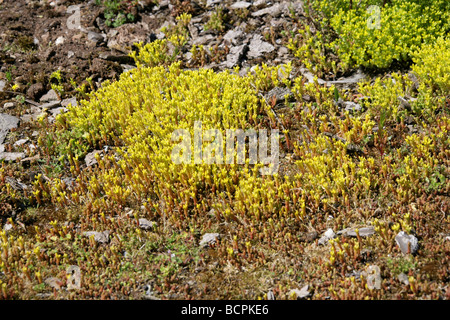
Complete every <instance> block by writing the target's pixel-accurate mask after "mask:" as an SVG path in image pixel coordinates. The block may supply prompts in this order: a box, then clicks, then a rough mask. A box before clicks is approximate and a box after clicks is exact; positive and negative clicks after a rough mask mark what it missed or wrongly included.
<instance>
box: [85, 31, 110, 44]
mask: <svg viewBox="0 0 450 320" xmlns="http://www.w3.org/2000/svg"><path fill="white" fill-rule="evenodd" d="M87 38H88V40H89V41H92V42H95V43H100V42H102V41H104V40H105V38H106V37H105V36H104V35H102V34H101V33H98V32H94V31H89V32H88V35H87Z"/></svg>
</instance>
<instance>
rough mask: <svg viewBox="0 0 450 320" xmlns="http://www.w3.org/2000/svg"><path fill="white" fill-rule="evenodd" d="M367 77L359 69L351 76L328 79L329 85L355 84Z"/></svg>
mask: <svg viewBox="0 0 450 320" xmlns="http://www.w3.org/2000/svg"><path fill="white" fill-rule="evenodd" d="M365 77H366V75H365V74H364V73H363V72H362V71H361V70H359V69H358V71H357V72H356V73H355V74H353V75H351V76H350V77H347V78H341V79H339V80H335V81H327V86H329V87H330V86H331V85H333V84H355V83H358V82H359V81H361V80H363V79H364V78H365Z"/></svg>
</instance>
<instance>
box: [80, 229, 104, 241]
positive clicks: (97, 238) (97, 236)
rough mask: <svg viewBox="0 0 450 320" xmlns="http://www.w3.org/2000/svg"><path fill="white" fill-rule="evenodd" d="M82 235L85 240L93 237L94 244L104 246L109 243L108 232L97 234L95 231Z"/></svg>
mask: <svg viewBox="0 0 450 320" xmlns="http://www.w3.org/2000/svg"><path fill="white" fill-rule="evenodd" d="M83 235H84V236H85V237H87V238H89V237H91V236H94V240H95V242H98V243H101V244H105V243H108V242H109V231H103V232H97V231H85V232H83Z"/></svg>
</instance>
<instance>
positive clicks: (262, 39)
mask: <svg viewBox="0 0 450 320" xmlns="http://www.w3.org/2000/svg"><path fill="white" fill-rule="evenodd" d="M219 8H222V9H220V10H219ZM129 10H130V12H131V13H132V14H133V17H134V18H133V21H130V22H129V23H125V24H122V25H120V26H117V27H114V26H112V25H109V26H108V24H109V22H108V17H107V15H106V14H105V7H104V6H102V5H100V4H99V3H98V2H96V1H94V0H91V1H78V0H55V1H42V0H41V1H38V0H14V1H13V0H0V161H2V163H3V168H5V169H4V170H6V172H5V175H4V176H5V178H4V179H3V181H0V183H1V184H3V185H2V186H6V184H9V185H10V186H11V188H13V189H14V190H16V192H19V193H24V199H26V198H27V197H31V190H32V184H33V181H35V178H36V177H37V176H38V175H39V174H43V175H44V177H45V178H46V179H52V178H53V177H52V176H51V175H54V176H58V177H60V178H64V176H65V174H64V170H63V169H60V171H54V168H53V169H52V170H50V167H51V163H50V159H49V158H47V156H48V155H47V154H46V153H45V150H44V147H43V146H42V145H39V141H38V139H39V138H42V132H43V131H45V130H47V129H46V128H45V127H43V126H42V123H41V124H40V123H39V118H40V117H41V116H42V115H43V114H46V115H47V116H48V117H47V119H48V120H49V121H48V124H47V125H48V126H50V125H51V124H52V123H54V121H55V116H56V115H57V114H59V113H61V112H64V111H65V110H66V108H67V107H68V106H69V105H72V106H75V105H77V103H78V102H79V101H80V99H82V98H83V97H84V94H85V93H87V92H89V91H92V90H96V89H98V88H100V87H101V83H102V82H103V81H105V80H117V79H118V78H119V77H120V75H121V74H122V73H123V72H124V71H127V70H130V69H133V68H135V65H134V61H133V59H131V58H130V57H129V53H130V52H132V51H133V50H136V47H135V46H134V45H133V44H134V43H136V42H144V43H150V42H152V41H154V40H156V39H163V38H164V37H165V36H166V33H167V32H169V31H167V30H171V29H170V28H171V26H174V25H176V23H177V20H176V17H177V16H179V15H180V14H181V13H189V14H191V15H192V19H191V20H190V22H189V24H188V25H187V30H188V32H189V38H188V42H187V44H186V46H185V47H186V48H189V49H190V48H192V46H194V45H195V46H202V45H203V46H204V48H205V51H204V55H202V56H201V58H198V57H193V55H192V53H191V52H190V51H189V50H188V49H184V51H183V52H180V53H179V54H178V56H177V60H178V61H181V62H182V65H183V67H184V68H190V69H194V68H199V67H203V68H212V69H213V70H215V71H220V70H224V69H232V68H234V67H237V66H239V67H240V73H241V74H242V75H244V74H245V73H247V72H249V71H250V70H251V68H252V67H253V66H255V65H258V64H261V63H265V64H267V65H279V64H284V63H289V62H295V59H296V58H295V57H294V55H293V53H292V52H291V51H290V50H288V48H287V43H288V41H289V38H290V37H292V35H293V34H294V33H295V32H296V30H297V28H298V21H300V20H302V19H303V20H308V18H307V17H306V16H305V12H304V5H303V1H262V0H258V1H238V2H236V1H219V0H207V1H182V0H174V1H172V0H171V1H169V0H160V1H159V2H158V1H151V0H143V1H138V2H136V3H135V4H134V5H133V6H131V7H130V9H129ZM213 14H218V15H222V18H221V19H220V21H219V22H218V24H215V25H214V24H212V23H211V26H210V27H206V28H205V25H206V26H207V25H208V23H209V22H210V21H211V20H212V19H211V16H212V15H213ZM165 32H166V33H165ZM58 70H59V73H58ZM297 75H303V76H304V77H305V79H307V80H308V81H310V82H312V81H313V77H314V75H313V74H312V73H311V72H310V71H308V70H307V69H306V68H304V66H302V65H301V64H299V63H298V62H296V64H294V68H293V72H292V74H291V77H292V78H293V77H295V76H297ZM370 76H372V75H369V72H368V71H367V70H351V72H350V73H348V74H331V73H330V74H326V75H324V76H323V77H322V78H323V79H319V80H318V83H319V84H324V85H336V86H337V87H340V88H343V89H345V88H348V89H352V88H354V85H355V84H356V83H357V82H358V81H359V80H361V79H363V78H367V77H370ZM287 93H289V92H287V91H286V90H285V89H283V88H276V89H274V91H271V92H269V93H268V95H267V98H272V97H273V96H275V97H276V101H277V104H280V105H281V104H282V103H283V102H284V96H285V95H286V94H287ZM304 99H305V100H306V101H308V99H310V97H309V96H305V97H304ZM342 107H343V108H344V109H345V110H348V111H353V110H359V109H358V108H360V106H359V105H358V104H356V103H355V102H351V101H347V102H342ZM410 130H411V132H414V130H416V129H415V128H413V127H411V128H410ZM89 159H91V160H92V156H90V157H86V159H85V162H84V163H83V166H84V167H89V166H91V165H92V164H93V163H95V161H94V160H92V161H90V160H89ZM16 170H20V172H18V171H16ZM285 170H288V169H286V168H285ZM67 181H68V182H70V181H69V180H67ZM2 190H6V187H5V188H4V189H2ZM443 197H444V198H445V197H446V199H447V200H442V203H443V204H445V203H447V207H445V206H444V207H443V206H442V205H441V206H440V209H439V210H441V211H442V208H444V210H446V209H447V210H448V194H447V195H446V196H445V195H444V196H443ZM30 208H31V209H30ZM58 214H59V213H58V212H55V211H54V209H53V208H52V207H51V206H50V205H49V206H48V207H47V208H46V207H44V208H41V207H39V206H36V205H30V202H27V201H26V200H24V201H22V202H13V201H4V202H3V203H0V222H1V226H2V228H3V229H4V230H9V229H10V228H13V226H14V228H17V229H20V230H23V231H22V232H24V234H27V235H29V236H34V231H33V230H34V227H35V225H40V226H44V225H48V224H49V222H50V221H52V220H53V218H54V217H55V216H58ZM446 215H447V218H445V217H446ZM374 216H376V214H374ZM442 216H443V219H444V220H443V224H445V223H446V222H445V221H447V226H448V212H447V213H444V212H442ZM11 219H12V220H11ZM445 219H447V220H445ZM139 225H140V226H141V228H142V229H144V230H145V229H146V228H147V229H151V228H152V222H151V221H148V220H146V219H144V220H142V221H140V224H139ZM323 226H327V227H326V228H325V227H324V228H322V229H321V230H318V231H316V230H313V229H312V230H310V232H305V233H303V234H302V235H301V241H302V243H304V246H305V248H302V249H301V251H302V252H304V253H305V254H310V257H312V258H310V259H309V263H317V262H318V261H320V260H319V259H317V258H316V256H317V255H319V256H320V255H322V254H328V249H327V250H325V249H322V246H323V245H325V244H326V243H327V240H329V239H332V238H334V237H336V236H338V235H339V236H341V235H343V236H347V237H349V238H356V237H358V238H359V237H364V238H365V237H370V236H372V235H373V234H374V233H375V231H374V228H373V227H371V226H363V227H364V228H363V229H360V230H359V232H355V230H354V228H353V229H351V228H349V229H344V230H337V229H336V228H334V231H333V230H332V229H333V228H328V227H330V226H332V222H326V223H324V224H323ZM445 229H446V227H445V226H444V227H442V229H439V238H440V239H446V240H445V241H444V242H445V243H444V244H442V243H441V244H440V247H439V248H440V249H439V250H440V251H439V254H437V255H436V257H437V260H435V261H431V260H429V259H428V258H427V259H425V258H424V260H423V261H421V262H420V263H418V262H417V261H416V262H414V261H410V260H408V259H406V258H398V259H397V258H395V259H394V258H392V257H389V255H388V256H384V257H383V259H384V260H383V261H384V262H386V261H391V260H393V261H394V262H392V263H393V264H396V263H399V264H401V266H400V267H399V268H400V269H399V270H400V271H399V272H398V273H397V275H398V277H397V278H395V279H390V280H389V281H390V282H388V283H387V282H383V285H381V274H385V273H386V272H385V271H384V269H382V270H381V271H380V268H379V267H378V266H376V262H377V261H375V260H374V259H375V258H374V257H373V256H376V253H375V251H376V250H373V251H374V252H373V251H372V250H367V251H366V252H365V261H366V262H371V264H372V265H371V266H370V268H368V269H364V270H363V269H361V270H360V271H354V270H349V271H348V272H347V273H348V274H347V276H348V277H347V278H349V277H350V276H352V275H353V276H354V277H356V278H357V279H359V277H360V275H361V274H364V275H365V276H366V279H367V278H369V279H370V280H369V283H368V285H369V287H371V289H373V288H375V289H377V288H378V289H380V288H381V286H382V287H383V290H385V291H384V292H385V294H384V295H381V294H377V293H375V294H372V296H371V297H372V298H381V297H383V298H390V299H391V298H402V299H403V298H404V299H408V298H414V294H415V291H414V288H413V287H412V286H411V284H410V283H409V281H408V279H411V278H409V277H410V276H411V274H409V275H408V272H409V271H410V270H412V269H413V267H410V266H412V265H414V264H416V265H417V266H419V265H420V266H421V268H418V269H419V270H420V272H419V274H421V275H422V277H423V278H424V277H426V275H429V274H430V275H431V276H430V277H431V279H432V281H434V282H433V285H430V286H431V288H432V289H430V290H429V291H428V292H427V293H424V294H423V298H432V299H436V298H446V299H448V298H450V287H449V286H448V249H449V245H448V243H450V238H449V236H450V234H448V229H447V231H445ZM436 230H438V229H436ZM446 232H447V233H446ZM92 235H93V236H95V240H96V242H97V243H100V244H102V243H107V242H108V240H105V239H108V237H109V234H106V235H105V234H100V233H98V234H97V233H96V234H85V236H87V237H89V236H92ZM202 236H203V238H200V235H197V239H194V238H191V236H189V235H187V234H186V235H185V234H184V233H183V234H180V235H179V236H173V237H174V238H173V241H175V242H177V241H178V242H180V243H181V242H183V243H187V244H191V243H195V246H200V247H207V246H208V243H213V242H214V241H216V239H218V238H219V236H220V235H219V234H216V233H207V234H204V235H202ZM171 239H172V238H171ZM161 241H162V240H161ZM171 241H172V240H171ZM396 243H397V244H395V246H396V250H397V253H400V254H401V252H404V253H408V252H409V253H411V250H412V251H414V252H415V251H416V250H417V238H416V237H414V236H410V235H406V234H399V235H398V236H397V238H396ZM408 243H409V247H408ZM390 250H392V247H391V249H390ZM166 251H167V250H166ZM166 251H165V252H166ZM445 252H446V254H445ZM166 253H167V252H166ZM207 255H208V256H211V257H213V256H214V254H213V253H208V254H207ZM371 255H372V256H371ZM169 256H170V250H169ZM287 256H288V257H285V256H283V258H280V260H276V259H275V258H274V260H273V261H275V262H274V263H273V265H272V270H275V271H276V270H277V268H278V264H283V263H287V262H286V261H293V260H292V257H289V255H287ZM445 256H447V258H445ZM429 257H430V256H429ZM202 259H203V258H202ZM211 259H214V258H211ZM389 259H391V260H389ZM396 259H397V260H396ZM292 263H293V264H292V268H300V269H302V270H304V272H307V264H306V263H305V264H304V265H303V266H302V263H297V262H292ZM212 266H214V263H212V264H210V265H208V266H207V267H202V268H203V269H201V268H200V269H199V268H197V269H199V270H200V271H199V270H197V271H196V276H195V277H193V276H184V278H185V280H186V281H184V282H183V286H182V287H183V288H184V285H185V284H186V283H187V284H186V286H188V287H189V288H190V289H189V290H187V289H186V290H185V291H183V292H185V293H183V294H182V293H179V292H177V290H172V289H170V286H169V287H167V288H165V287H164V286H163V285H162V284H161V283H163V281H161V282H157V283H158V285H156V284H154V287H153V289H154V290H153V291H151V290H150V289H149V288H150V287H149V286H148V285H147V284H146V283H144V282H141V283H139V284H138V285H136V286H135V287H133V288H134V289H133V290H131V291H132V293H131V294H130V292H125V293H123V294H122V293H121V294H119V295H111V296H108V298H123V297H124V296H125V297H128V296H130V297H132V298H138V299H139V298H142V297H147V298H155V299H156V298H158V299H159V298H163V299H170V298H172V299H177V298H229V297H233V298H256V297H264V298H268V299H271V298H274V296H273V295H274V293H275V295H276V296H277V297H276V298H290V297H297V298H307V297H312V296H313V293H314V294H315V295H314V297H318V298H319V299H327V298H330V297H332V298H343V299H345V295H340V294H339V292H338V293H336V292H334V291H333V290H330V292H334V293H323V292H322V291H321V290H322V289H323V290H325V289H328V288H329V286H330V285H332V284H334V285H335V286H336V283H335V282H332V281H329V280H326V279H325V280H324V281H322V280H321V277H322V276H321V275H319V276H317V277H313V276H309V278H308V277H305V278H306V279H309V281H308V282H306V281H303V280H298V279H297V280H298V282H297V280H295V281H293V282H294V283H296V284H297V286H296V287H297V289H295V286H292V282H289V281H288V280H286V279H287V278H289V277H288V276H286V277H287V278H285V276H283V275H281V276H280V275H275V276H273V275H272V273H269V272H265V271H264V270H256V271H255V273H254V277H253V278H252V279H251V280H250V281H249V282H248V283H245V289H242V290H241V291H239V290H238V289H236V288H233V285H236V284H237V283H239V282H240V281H242V276H239V275H237V274H238V271H235V268H234V267H233V266H231V265H230V266H227V267H226V268H228V269H227V271H226V272H225V273H226V275H224V276H223V277H221V278H217V281H218V282H221V281H224V282H226V281H229V282H228V284H227V285H225V284H224V285H223V287H222V289H223V290H228V291H227V292H232V295H231V296H229V295H227V294H225V293H218V292H214V288H213V287H214V282H213V283H212V284H211V285H210V286H208V289H206V287H207V285H206V284H205V283H208V277H209V276H210V272H211V271H210V270H211V268H213V267H212ZM74 270H75V269H74ZM201 270H204V272H202V271H201ZM283 270H284V269H283ZM445 270H447V271H445ZM58 272H59V271H58ZM58 272H55V275H54V277H49V278H47V279H46V282H45V283H46V285H47V287H45V288H47V289H48V288H50V289H48V290H46V289H45V288H40V289H39V290H37V289H35V288H34V289H29V291H27V292H15V293H14V294H12V298H19V299H21V298H25V299H27V298H52V297H53V296H55V297H56V296H57V294H56V292H60V294H61V295H60V296H58V297H64V298H67V297H76V296H73V295H69V294H67V295H65V294H63V293H61V292H62V291H63V290H62V288H65V287H68V289H70V286H75V287H76V286H77V285H76V284H75V285H74V284H72V285H70V284H65V283H64V281H62V280H61V278H62V277H63V276H62V275H61V272H62V271H61V272H59V273H58ZM64 272H67V273H69V272H73V270H72V269H70V270H69V271H67V270H64ZM64 272H63V273H64ZM302 272H303V271H302ZM342 273H343V274H344V273H345V271H342ZM58 274H59V276H58ZM257 274H259V276H257ZM302 274H303V273H302ZM0 275H1V274H0ZM58 277H59V278H58ZM277 277H278V278H277ZM0 279H2V277H1V276H0ZM230 279H231V280H230ZM3 280H4V281H6V280H5V279H3ZM260 280H261V282H264V283H263V284H261V283H259V281H260ZM349 281H350V280H349ZM352 281H354V278H353V280H352ZM244 282H245V281H244ZM152 283H153V282H152ZM349 283H350V282H349ZM283 286H284V287H283ZM155 287H156V288H157V289H155ZM180 287H181V284H180ZM255 288H257V289H255ZM311 288H313V289H311ZM269 289H270V290H269ZM49 290H53V291H49ZM180 290H181V289H180ZM180 290H178V291H180ZM183 290H184V289H183ZM423 290H424V291H426V290H425V289H423ZM11 292H12V291H11ZM49 292H50V293H49ZM99 292H100V291H98V292H96V293H94V294H87V293H84V296H83V295H81V297H88V298H100V297H103V296H102V293H99ZM149 292H150V293H149ZM358 292H359V293H358V294H360V295H356V296H355V297H357V298H362V297H363V296H364V295H363V294H362V293H361V292H360V291H358ZM319 293H320V294H319ZM155 296H156V297H155ZM4 297H5V298H11V296H9V293H6V294H4ZM355 297H353V298H355Z"/></svg>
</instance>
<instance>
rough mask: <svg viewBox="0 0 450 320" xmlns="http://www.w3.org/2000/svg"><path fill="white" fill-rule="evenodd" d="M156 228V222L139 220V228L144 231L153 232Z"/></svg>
mask: <svg viewBox="0 0 450 320" xmlns="http://www.w3.org/2000/svg"><path fill="white" fill-rule="evenodd" d="M154 227H156V222H153V221H149V220H147V219H145V218H140V219H139V228H141V229H144V230H151V229H153V228H154Z"/></svg>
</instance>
